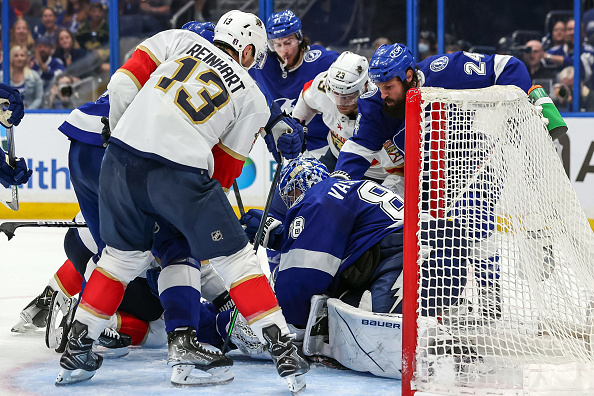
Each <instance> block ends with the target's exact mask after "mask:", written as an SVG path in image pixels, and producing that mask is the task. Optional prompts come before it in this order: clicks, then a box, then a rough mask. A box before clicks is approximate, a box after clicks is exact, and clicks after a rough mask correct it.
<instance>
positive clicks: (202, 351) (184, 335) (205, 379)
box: [167, 327, 234, 387]
mask: <svg viewBox="0 0 594 396" xmlns="http://www.w3.org/2000/svg"><path fill="white" fill-rule="evenodd" d="M167 343H168V345H169V356H168V358H167V364H169V365H173V373H172V375H171V383H172V384H173V386H177V387H186V386H188V387H189V386H207V385H221V384H227V383H229V382H231V381H233V378H234V377H233V372H232V371H231V366H233V360H231V359H230V358H229V357H227V356H225V355H223V354H222V353H221V351H219V350H218V349H217V348H215V347H213V346H211V345H208V344H201V343H199V342H198V340H197V338H196V330H194V328H193V327H179V328H177V329H175V330H174V331H171V332H169V333H168V334H167ZM194 368H196V369H199V370H202V371H204V372H205V373H207V374H210V376H192V375H191V372H192V370H193V369H194Z"/></svg>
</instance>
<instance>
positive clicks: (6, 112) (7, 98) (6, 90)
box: [0, 83, 25, 128]
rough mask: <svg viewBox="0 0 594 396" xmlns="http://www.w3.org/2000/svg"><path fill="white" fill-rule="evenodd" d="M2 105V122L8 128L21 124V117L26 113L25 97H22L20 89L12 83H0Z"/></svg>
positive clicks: (0, 103)
mask: <svg viewBox="0 0 594 396" xmlns="http://www.w3.org/2000/svg"><path fill="white" fill-rule="evenodd" d="M0 105H2V111H0V123H1V124H2V125H4V126H5V127H6V128H10V127H11V126H13V125H19V123H20V122H21V119H22V118H23V116H24V115H25V108H24V107H23V98H21V94H20V93H19V91H18V90H17V89H16V88H13V87H11V86H10V85H5V84H1V83H0ZM6 105H8V106H6ZM5 106H6V107H5Z"/></svg>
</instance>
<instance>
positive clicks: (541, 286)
mask: <svg viewBox="0 0 594 396" xmlns="http://www.w3.org/2000/svg"><path fill="white" fill-rule="evenodd" d="M405 151H406V156H405V167H404V169H405V203H406V204H405V209H404V210H405V224H404V245H405V246H404V275H403V276H404V301H403V315H404V318H403V321H404V327H403V339H402V340H403V341H402V342H403V345H402V353H403V356H402V389H403V392H402V394H403V395H412V394H415V392H416V394H417V395H429V394H440V395H459V394H465V395H466V394H468V395H471V394H475V395H528V394H529V395H539V396H545V395H549V396H552V395H555V396H560V395H565V394H572V395H583V396H585V395H593V394H594V249H593V248H594V233H593V232H592V230H591V228H590V225H589V223H588V221H587V219H586V216H585V214H584V213H583V210H582V208H581V206H580V203H579V201H578V199H577V195H576V193H575V191H574V190H573V188H572V186H571V183H570V181H569V179H568V178H567V175H566V173H565V170H564V169H563V166H562V163H561V160H560V159H559V156H558V154H557V152H556V149H555V146H554V144H553V142H552V140H551V138H550V136H549V134H548V131H547V129H546V126H545V124H544V123H543V121H542V118H541V114H540V113H539V111H538V110H537V108H536V107H535V106H534V105H533V104H532V103H530V101H529V99H528V96H527V95H526V94H525V93H524V92H523V91H522V90H521V89H519V88H517V87H513V86H493V87H489V88H483V89H473V90H446V89H441V88H421V89H416V88H414V89H410V90H409V92H408V94H407V101H406V142H405Z"/></svg>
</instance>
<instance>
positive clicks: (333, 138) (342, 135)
mask: <svg viewBox="0 0 594 396" xmlns="http://www.w3.org/2000/svg"><path fill="white" fill-rule="evenodd" d="M326 75H327V72H326V71H324V72H322V73H320V74H318V75H317V76H316V78H314V79H313V80H311V81H309V82H307V83H306V84H305V85H304V86H303V90H302V91H301V95H299V99H298V100H297V104H296V105H295V107H294V108H293V113H292V116H293V117H295V118H298V119H300V120H305V122H306V123H309V121H311V119H312V118H313V117H314V116H315V115H316V114H320V113H321V114H322V119H323V120H324V124H326V126H327V127H328V128H329V129H330V131H329V132H328V146H329V147H330V150H331V151H332V154H333V155H334V157H336V158H338V154H339V153H340V150H341V149H342V145H343V144H344V143H345V142H346V141H347V140H349V139H350V138H351V137H353V131H354V129H355V120H351V119H350V118H349V117H348V116H346V115H344V114H342V113H340V111H338V107H336V104H335V103H334V102H333V101H332V100H331V99H330V98H329V97H328V95H326ZM369 84H372V83H371V82H369ZM370 89H371V90H374V89H375V86H372V87H370ZM393 167H394V165H393V163H392V160H391V159H390V157H389V155H388V153H387V152H386V151H385V150H380V151H379V152H378V153H377V154H376V156H375V158H374V160H373V161H372V162H371V166H370V168H369V169H368V170H367V171H366V172H365V176H367V177H369V178H372V179H375V180H384V179H385V178H386V177H387V176H388V175H389V173H388V172H386V170H385V168H388V169H390V168H393Z"/></svg>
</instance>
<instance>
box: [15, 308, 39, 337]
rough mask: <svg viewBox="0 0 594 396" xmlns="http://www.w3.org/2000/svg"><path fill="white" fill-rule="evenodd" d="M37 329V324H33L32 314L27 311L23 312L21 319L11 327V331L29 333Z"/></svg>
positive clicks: (20, 315)
mask: <svg viewBox="0 0 594 396" xmlns="http://www.w3.org/2000/svg"><path fill="white" fill-rule="evenodd" d="M35 329H37V326H35V325H34V324H33V318H31V315H29V314H27V313H25V312H21V313H20V314H19V321H18V322H17V324H15V325H14V326H12V329H10V331H12V332H13V333H27V332H28V331H29V330H35Z"/></svg>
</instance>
